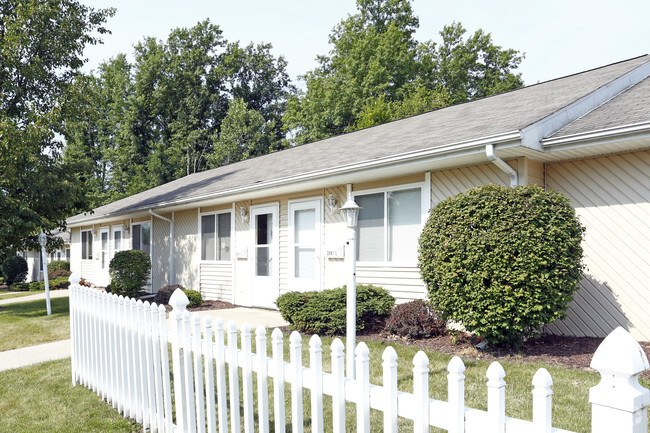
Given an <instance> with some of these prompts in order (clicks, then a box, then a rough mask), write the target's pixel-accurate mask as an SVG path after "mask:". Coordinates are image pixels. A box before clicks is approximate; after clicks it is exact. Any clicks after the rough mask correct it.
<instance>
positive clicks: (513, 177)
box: [485, 144, 519, 187]
mask: <svg viewBox="0 0 650 433" xmlns="http://www.w3.org/2000/svg"><path fill="white" fill-rule="evenodd" d="M485 155H486V156H487V158H488V159H489V160H490V161H492V162H493V163H494V165H496V166H497V167H499V168H500V169H501V171H503V172H504V173H506V174H507V175H508V176H510V186H511V187H515V186H517V185H519V176H518V175H517V172H516V171H515V169H514V168H512V167H510V166H509V165H508V164H507V163H506V162H505V161H504V160H503V159H501V158H499V157H498V156H496V154H495V153H494V145H493V144H488V145H486V146H485Z"/></svg>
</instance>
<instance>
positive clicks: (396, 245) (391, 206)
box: [354, 187, 422, 262]
mask: <svg viewBox="0 0 650 433" xmlns="http://www.w3.org/2000/svg"><path fill="white" fill-rule="evenodd" d="M354 199H355V201H356V203H357V204H358V205H359V206H361V210H360V211H359V222H358V225H357V239H358V242H357V258H358V260H359V261H388V262H394V261H399V262H415V261H416V260H417V256H418V237H419V235H420V231H421V229H422V224H421V221H422V212H421V209H422V192H421V189H420V188H419V187H418V188H409V189H398V190H391V191H383V192H378V193H372V194H362V195H357V196H355V198H354Z"/></svg>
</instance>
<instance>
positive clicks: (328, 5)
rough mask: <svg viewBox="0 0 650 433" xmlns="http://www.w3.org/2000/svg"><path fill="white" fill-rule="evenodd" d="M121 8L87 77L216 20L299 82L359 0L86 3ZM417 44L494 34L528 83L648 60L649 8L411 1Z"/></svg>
mask: <svg viewBox="0 0 650 433" xmlns="http://www.w3.org/2000/svg"><path fill="white" fill-rule="evenodd" d="M80 1H81V3H84V4H86V5H88V6H91V7H94V8H106V7H114V8H116V9H117V12H116V14H115V16H114V17H113V18H110V19H109V21H108V22H107V24H106V26H107V27H108V29H109V30H111V31H112V34H111V35H106V36H104V44H103V45H99V46H91V47H88V48H87V49H86V51H85V53H84V54H85V57H86V58H87V59H88V63H87V65H86V70H87V71H90V70H93V69H96V68H97V66H98V65H99V64H101V63H102V62H103V61H106V60H108V59H110V58H112V57H115V56H116V55H117V54H119V53H125V54H127V55H128V56H129V58H130V59H131V60H133V56H132V53H133V45H135V44H136V43H137V42H138V41H141V40H142V39H143V38H144V37H146V36H153V37H156V38H157V39H160V40H166V39H167V36H168V35H169V32H170V30H172V29H174V28H178V27H192V26H193V25H195V24H196V23H197V22H199V21H201V20H204V19H206V18H209V19H210V21H211V22H212V23H213V24H217V25H218V26H219V27H220V28H221V29H222V30H223V36H224V38H225V39H226V40H228V41H240V42H241V43H242V44H248V43H250V42H253V43H261V42H265V43H271V44H272V45H273V50H272V52H273V53H274V54H275V55H276V56H279V55H282V56H284V57H285V59H286V60H287V62H288V66H287V72H288V73H289V75H290V76H291V78H292V80H293V81H294V83H295V84H297V85H298V86H299V87H304V86H303V85H301V84H300V82H299V81H297V80H298V78H297V77H298V76H299V75H301V74H304V73H305V72H307V71H309V70H312V69H314V68H315V67H316V66H317V62H316V56H317V55H323V54H327V53H328V52H329V50H330V49H331V47H330V46H329V44H328V36H329V34H330V32H331V30H332V28H333V27H334V26H335V25H336V24H337V23H338V22H339V21H341V20H342V19H344V18H346V17H347V16H348V15H349V14H354V13H355V12H356V1H355V0H212V1H204V0H183V1H178V0H176V1H174V0H80ZM412 7H413V10H414V13H415V15H417V16H418V17H419V19H420V28H419V30H418V31H417V33H416V36H415V37H416V39H417V40H419V41H427V40H433V41H434V42H440V41H441V38H440V35H439V32H440V30H441V29H442V27H443V26H444V25H447V24H451V23H452V22H454V21H455V22H460V23H462V25H463V26H464V27H465V28H466V29H467V30H468V34H471V33H473V32H475V31H476V30H478V29H483V30H484V31H485V32H489V33H491V34H492V40H493V42H494V43H495V44H497V45H499V46H501V47H502V48H512V49H515V50H519V51H520V52H522V53H523V54H524V55H525V58H524V60H523V61H522V63H521V65H520V66H519V68H518V70H517V71H518V72H520V73H521V74H522V77H523V79H524V83H525V84H526V85H530V84H535V83H538V82H541V81H547V80H550V79H554V78H559V77H563V76H566V75H570V74H574V73H577V72H581V71H585V70H588V69H592V68H596V67H599V66H604V65H607V64H610V63H614V62H618V61H621V60H626V59H629V58H632V57H637V56H640V55H643V54H648V53H650V24H649V22H648V17H650V1H649V0H608V1H602V0H516V1H515V0H455V1H449V0H447V1H440V0H413V1H412Z"/></svg>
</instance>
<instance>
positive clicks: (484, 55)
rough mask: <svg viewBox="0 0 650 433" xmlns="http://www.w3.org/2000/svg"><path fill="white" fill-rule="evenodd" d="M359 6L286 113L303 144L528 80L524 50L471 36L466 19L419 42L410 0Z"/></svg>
mask: <svg viewBox="0 0 650 433" xmlns="http://www.w3.org/2000/svg"><path fill="white" fill-rule="evenodd" d="M357 8H358V10H359V12H358V13H357V14H355V15H352V16H349V17H348V18H346V19H344V20H342V21H341V22H340V23H339V24H338V25H337V26H335V27H334V29H333V30H332V33H331V34H330V44H331V45H332V50H331V51H330V53H329V55H326V56H319V57H318V58H317V60H318V62H319V66H318V67H317V68H316V69H314V70H312V71H309V72H307V73H306V74H305V75H304V76H303V77H302V78H303V79H304V80H305V82H306V90H305V91H303V92H301V93H299V94H297V95H295V96H293V97H292V98H291V99H290V101H289V104H288V106H287V112H286V114H285V116H284V121H285V124H286V127H287V128H288V129H289V130H291V131H292V132H293V136H294V138H293V144H302V143H306V142H310V141H315V140H319V139H323V138H326V137H329V136H332V135H337V134H342V133H345V132H350V131H354V130H357V129H361V128H365V127H369V126H373V125H377V124H380V123H384V122H387V121H390V120H395V119H399V118H403V117H406V116H411V115H415V114H420V113H423V112H426V111H430V110H433V109H436V108H441V107H444V106H447V105H450V104H455V103H460V102H465V101H469V100H472V99H477V98H482V97H485V96H489V95H493V94H496V93H499V92H503V91H506V90H511V89H515V88H518V87H521V86H522V85H523V81H522V80H521V76H520V74H515V73H513V70H514V69H516V68H517V66H518V65H519V63H520V62H521V60H522V55H521V54H520V53H519V52H518V51H515V50H512V49H502V48H501V47H499V46H497V45H495V44H494V43H493V41H492V38H491V36H490V34H489V33H485V32H483V31H482V30H478V31H476V32H475V33H474V34H473V35H470V36H469V37H467V38H465V34H466V30H465V29H464V28H463V26H462V25H461V24H460V23H453V24H451V25H449V26H445V27H444V28H443V29H442V31H441V32H440V34H441V36H442V40H443V42H442V43H441V44H440V45H437V44H436V43H434V42H432V41H426V42H418V41H416V40H415V39H414V33H415V31H416V30H417V28H418V26H419V21H418V18H417V17H416V16H415V15H414V14H413V10H412V9H411V5H410V3H409V1H408V0H357Z"/></svg>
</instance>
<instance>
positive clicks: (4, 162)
mask: <svg viewBox="0 0 650 433" xmlns="http://www.w3.org/2000/svg"><path fill="white" fill-rule="evenodd" d="M112 14H113V10H112V9H103V10H94V9H92V8H89V7H87V6H84V5H82V4H81V3H79V2H77V1H74V0H51V1H47V2H43V1H38V0H20V1H19V0H3V1H2V2H1V3H0V59H1V60H0V62H1V63H0V173H2V176H0V209H2V213H3V218H2V219H0V250H5V251H6V250H9V251H15V250H17V249H23V248H30V247H35V246H36V245H37V241H36V236H35V235H36V234H37V233H38V232H39V231H40V230H41V229H43V230H45V231H46V232H52V231H54V230H59V229H64V228H65V219H66V218H67V217H68V216H70V214H74V213H75V212H76V211H79V210H83V209H85V208H86V207H87V203H86V202H85V196H84V194H83V191H82V188H81V187H80V184H79V182H78V179H77V178H76V176H75V174H74V173H73V171H72V170H70V169H69V168H68V167H67V166H65V165H64V164H63V162H62V159H61V149H62V147H63V142H62V140H61V134H63V132H64V130H65V126H66V122H68V121H74V119H79V118H82V117H84V116H85V114H86V113H85V112H84V111H83V109H81V108H80V107H79V106H77V104H76V103H75V102H76V100H77V99H78V98H79V97H80V95H79V93H78V91H79V87H78V86H77V85H76V83H75V78H76V77H77V75H78V74H79V69H80V68H81V66H82V65H83V64H84V60H83V58H82V53H83V50H84V47H85V46H86V45H93V44H97V43H99V42H100V37H101V35H102V34H105V33H106V32H107V30H106V29H105V28H104V27H103V24H104V22H105V21H106V19H107V18H108V17H110V16H111V15H112Z"/></svg>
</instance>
